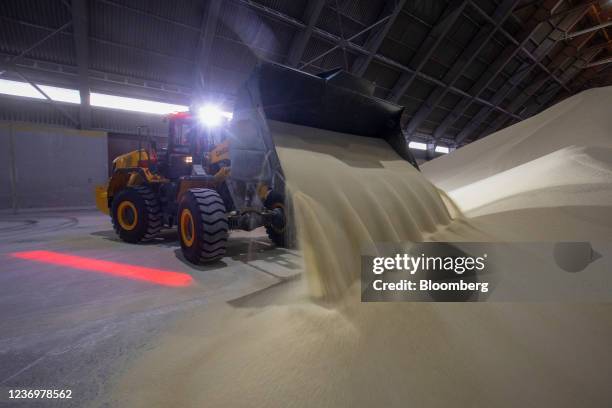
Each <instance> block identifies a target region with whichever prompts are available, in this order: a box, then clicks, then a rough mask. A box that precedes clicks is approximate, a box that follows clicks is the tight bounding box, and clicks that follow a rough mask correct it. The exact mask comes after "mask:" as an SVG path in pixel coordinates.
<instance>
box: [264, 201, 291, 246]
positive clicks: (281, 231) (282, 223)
mask: <svg viewBox="0 0 612 408" xmlns="http://www.w3.org/2000/svg"><path fill="white" fill-rule="evenodd" d="M264 206H265V207H266V208H267V209H269V210H273V211H275V212H277V213H278V220H277V221H276V222H275V223H273V224H271V225H266V233H267V234H268V238H270V241H272V242H273V243H274V244H275V245H276V246H278V247H281V248H291V247H292V246H293V245H292V241H293V240H292V239H291V235H290V231H289V230H288V229H287V209H286V207H285V197H284V196H283V195H282V194H280V193H278V192H276V191H271V192H270V194H268V197H267V198H266V200H265V201H264Z"/></svg>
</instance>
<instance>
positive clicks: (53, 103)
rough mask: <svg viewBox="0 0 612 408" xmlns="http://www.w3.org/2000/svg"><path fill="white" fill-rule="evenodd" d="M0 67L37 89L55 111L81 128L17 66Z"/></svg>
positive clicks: (77, 122)
mask: <svg viewBox="0 0 612 408" xmlns="http://www.w3.org/2000/svg"><path fill="white" fill-rule="evenodd" d="M0 65H1V66H0V68H2V69H4V70H7V71H11V72H13V73H15V75H17V76H18V77H19V78H21V79H22V80H24V81H25V82H27V83H28V84H30V86H32V88H34V89H36V91H37V92H38V93H39V94H41V95H42V96H43V97H44V98H45V100H46V101H47V103H49V104H50V105H51V106H52V107H53V108H54V109H55V110H57V111H58V112H59V113H61V114H62V115H64V116H65V117H66V118H67V119H68V120H70V122H72V124H73V125H74V126H75V127H79V125H80V124H79V121H78V120H76V119H75V118H74V117H72V115H71V114H70V113H69V112H68V111H67V110H66V109H64V108H63V107H62V106H61V105H60V104H58V103H57V102H55V101H54V100H53V99H51V97H50V96H49V95H47V93H46V92H45V91H43V90H42V89H41V88H40V86H38V85H37V84H36V83H34V82H33V81H32V80H31V79H29V78H28V77H27V76H26V75H24V74H23V72H21V71H20V70H19V68H17V66H16V65H5V64H1V63H0Z"/></svg>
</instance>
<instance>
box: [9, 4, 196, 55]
mask: <svg viewBox="0 0 612 408" xmlns="http://www.w3.org/2000/svg"><path fill="white" fill-rule="evenodd" d="M0 19H2V20H6V21H11V22H14V23H17V24H21V25H23V26H25V27H32V28H36V29H39V30H44V31H48V32H52V31H54V29H53V28H50V27H46V26H41V25H39V24H34V23H29V22H27V21H23V20H18V19H14V18H11V17H6V16H0ZM59 34H61V35H64V36H70V37H72V35H71V34H69V33H66V32H64V31H61V32H60V33H59ZM89 40H90V41H92V42H96V43H99V44H106V45H110V46H113V47H117V48H124V49H127V50H130V51H135V52H143V53H145V54H150V55H156V56H158V57H162V58H166V59H170V60H174V61H176V62H178V63H181V64H184V63H188V64H193V63H194V61H193V60H191V59H187V58H183V57H178V56H176V55H170V54H166V53H163V52H159V51H155V50H150V49H146V48H142V47H136V46H133V45H128V44H123V43H118V42H114V41H109V40H104V39H102V38H97V37H92V36H89Z"/></svg>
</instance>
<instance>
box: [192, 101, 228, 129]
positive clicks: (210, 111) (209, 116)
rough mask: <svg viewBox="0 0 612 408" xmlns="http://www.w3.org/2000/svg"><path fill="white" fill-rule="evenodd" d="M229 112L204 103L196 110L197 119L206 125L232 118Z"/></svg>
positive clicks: (219, 123) (220, 122) (210, 125)
mask: <svg viewBox="0 0 612 408" xmlns="http://www.w3.org/2000/svg"><path fill="white" fill-rule="evenodd" d="M232 116H233V115H232V113H231V112H224V111H222V110H221V109H220V108H219V107H218V106H215V105H204V106H202V107H201V108H200V109H199V110H198V119H199V121H200V122H201V123H202V124H204V125H205V126H208V127H216V126H219V125H221V124H222V123H223V122H224V121H225V120H229V119H231V118H232Z"/></svg>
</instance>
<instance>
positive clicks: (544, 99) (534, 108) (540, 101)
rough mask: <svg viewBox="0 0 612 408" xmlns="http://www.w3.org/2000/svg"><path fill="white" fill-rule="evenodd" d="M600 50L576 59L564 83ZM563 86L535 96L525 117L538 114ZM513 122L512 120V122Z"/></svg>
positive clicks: (565, 75) (576, 73)
mask: <svg viewBox="0 0 612 408" xmlns="http://www.w3.org/2000/svg"><path fill="white" fill-rule="evenodd" d="M598 52H599V51H598V50H594V51H591V53H590V54H584V56H583V57H582V58H580V59H578V60H576V61H575V62H574V63H573V65H574V66H575V67H574V69H572V68H569V69H567V70H566V71H565V73H564V76H563V81H564V83H566V84H567V83H569V82H570V81H571V80H572V79H573V78H574V77H575V76H576V75H578V74H579V73H580V72H581V70H582V69H583V68H585V67H586V65H587V64H588V63H589V61H591V60H592V59H593V58H594V57H595V56H596V55H597V53H598ZM562 89H563V88H562V87H561V86H558V85H557V84H551V85H550V86H549V88H548V89H547V90H546V91H544V92H543V93H542V94H541V95H540V97H538V98H535V99H536V103H534V104H532V105H531V106H530V107H527V108H526V109H525V115H524V116H525V117H530V116H532V115H534V114H536V113H537V112H538V111H540V110H542V108H545V107H547V105H548V104H549V102H550V101H551V100H552V99H553V98H554V97H555V96H556V95H557V94H558V93H559V92H560V91H561V90H562ZM510 123H512V121H511V122H510ZM502 125H503V123H502ZM493 126H498V124H497V123H493V124H491V125H490V126H489V127H488V128H487V129H486V130H485V132H483V135H489V134H491V133H493V132H494V131H495V130H496V129H497V128H494V127H493Z"/></svg>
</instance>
